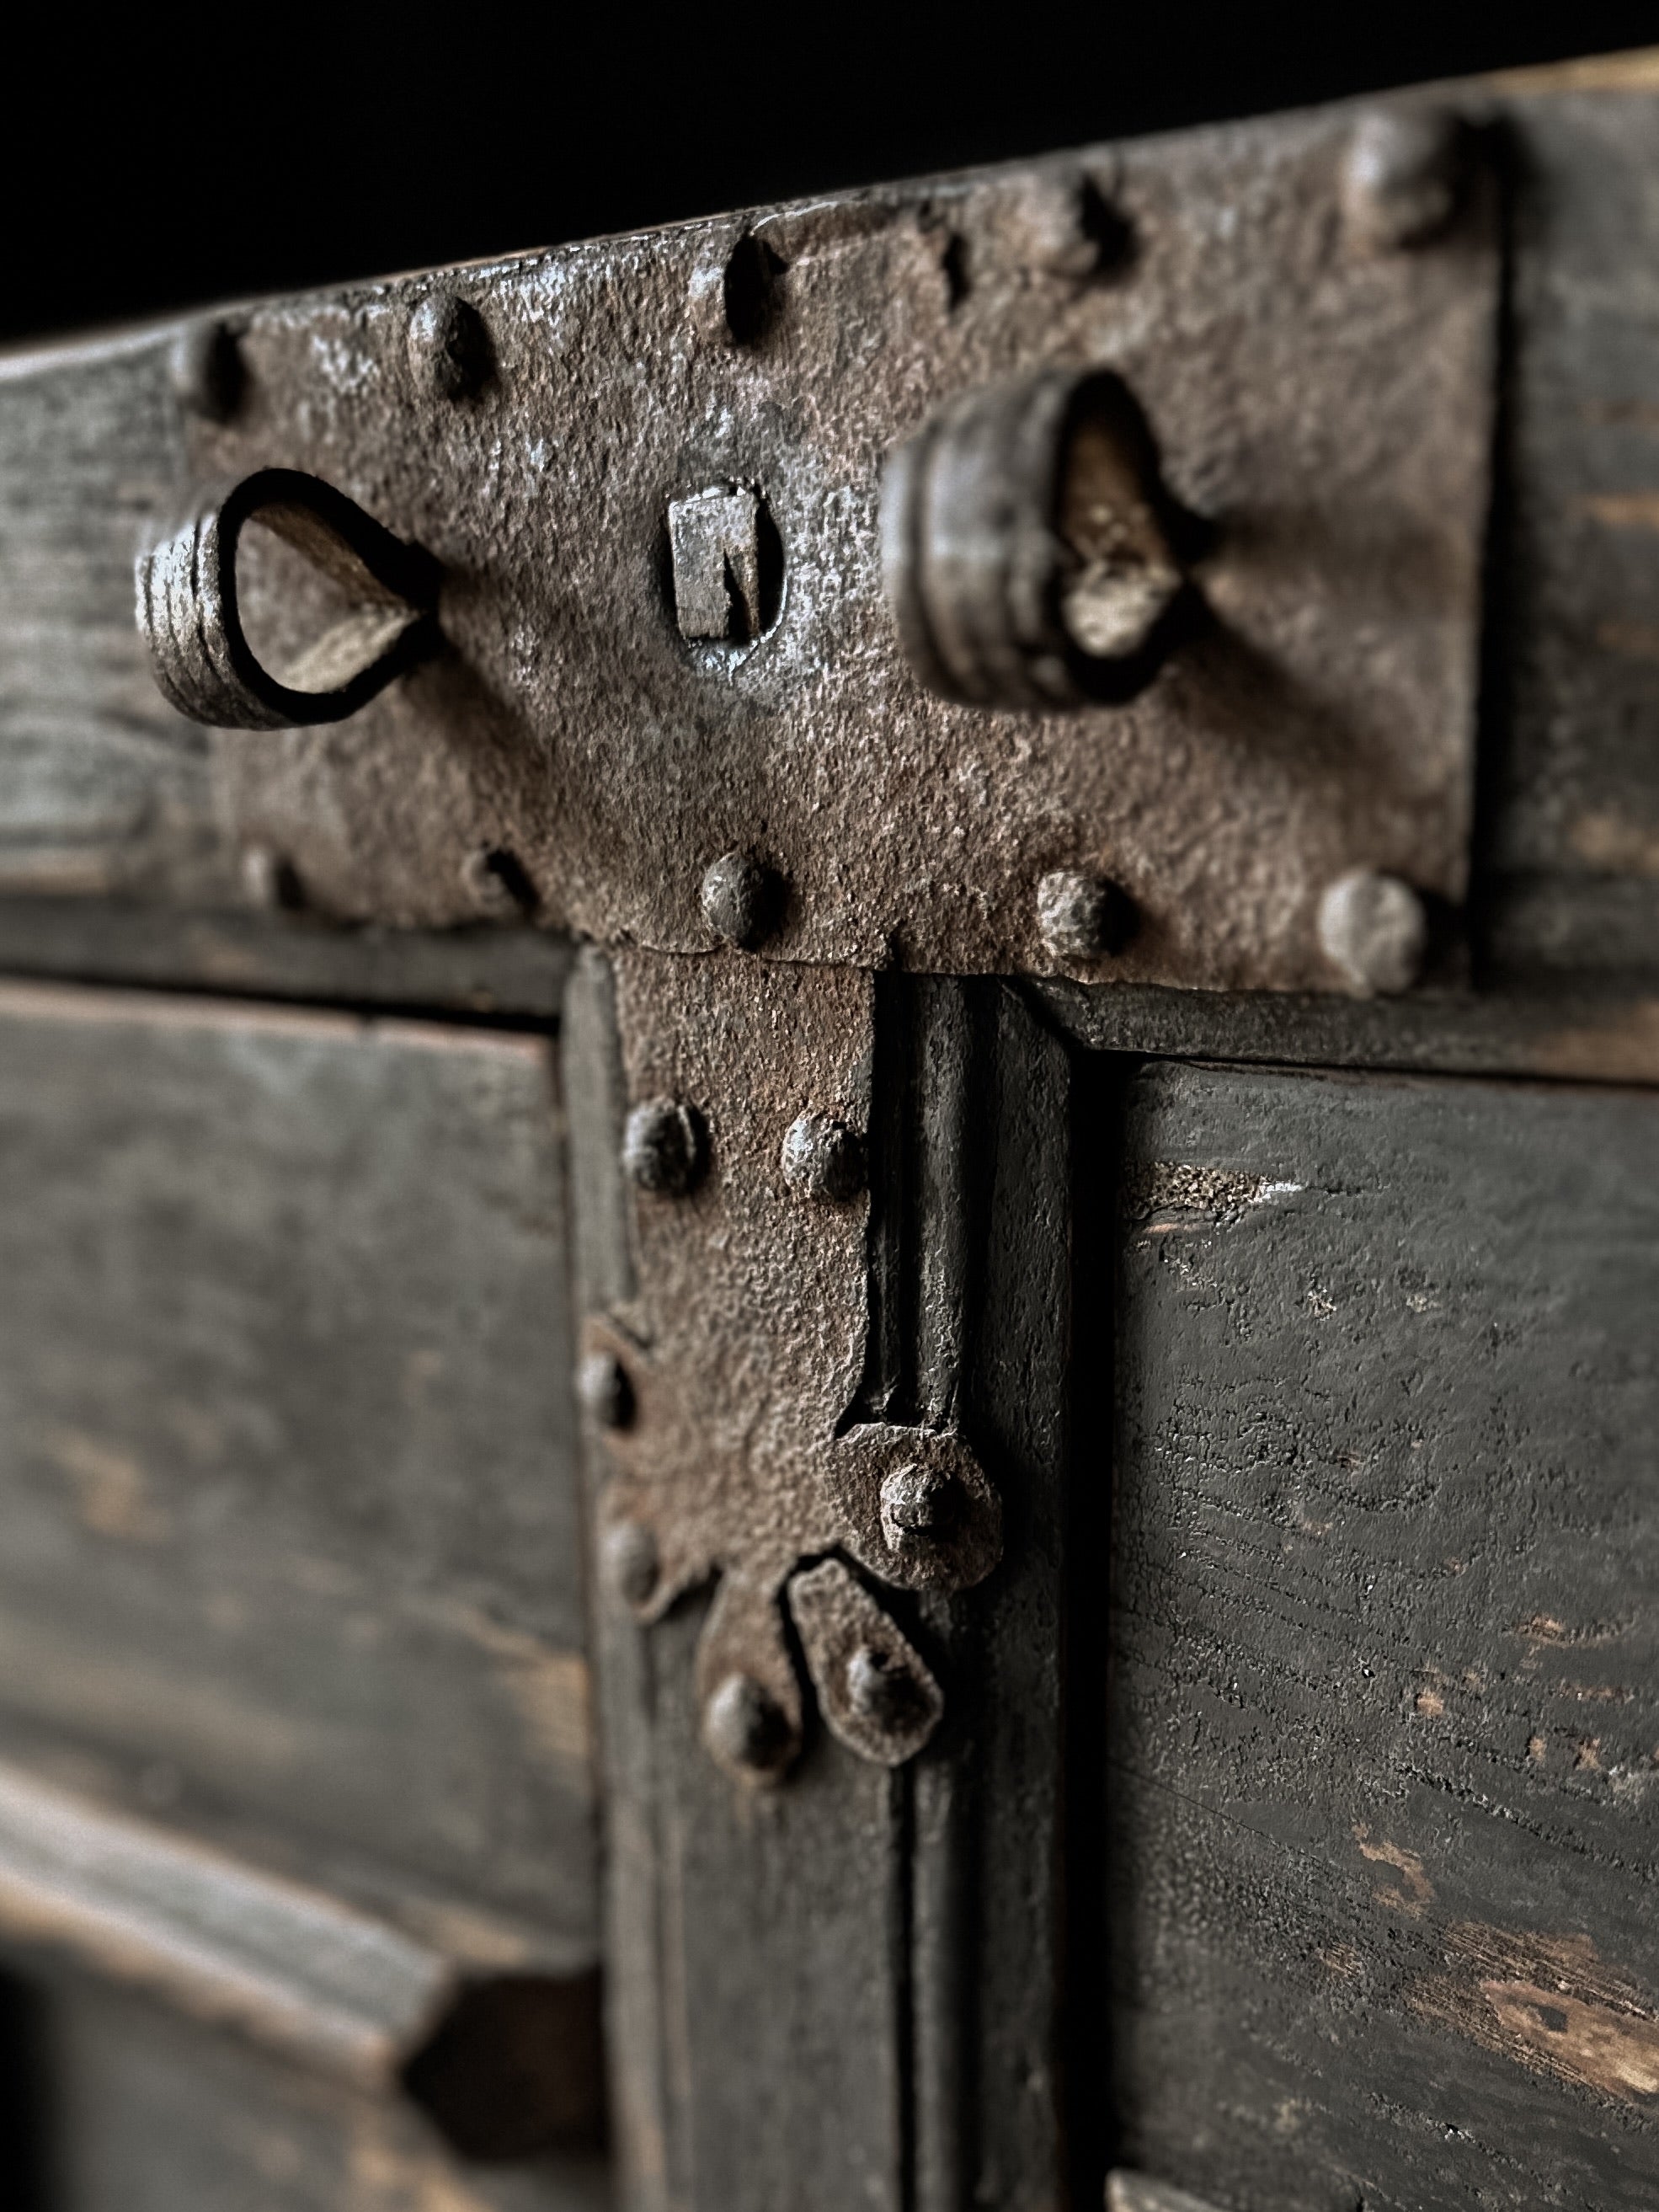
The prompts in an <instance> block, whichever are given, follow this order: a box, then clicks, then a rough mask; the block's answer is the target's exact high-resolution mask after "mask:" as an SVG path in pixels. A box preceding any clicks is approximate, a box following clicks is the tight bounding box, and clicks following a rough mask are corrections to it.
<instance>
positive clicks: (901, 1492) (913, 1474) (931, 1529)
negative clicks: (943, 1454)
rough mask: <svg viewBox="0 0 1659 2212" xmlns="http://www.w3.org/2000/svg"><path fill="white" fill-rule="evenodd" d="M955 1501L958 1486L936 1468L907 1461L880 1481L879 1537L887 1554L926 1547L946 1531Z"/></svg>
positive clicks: (954, 1509) (892, 1469)
mask: <svg viewBox="0 0 1659 2212" xmlns="http://www.w3.org/2000/svg"><path fill="white" fill-rule="evenodd" d="M957 1503H958V1500H957V1486H956V1485H955V1483H954V1482H952V1480H951V1478H950V1476H949V1475H948V1474H945V1473H943V1472H942V1470H941V1469H939V1468H928V1467H918V1466H917V1465H916V1464H915V1462H913V1461H908V1460H907V1461H906V1462H905V1463H904V1464H903V1465H902V1467H896V1468H890V1470H889V1471H888V1473H887V1474H884V1476H883V1477H882V1484H881V1533H882V1534H883V1535H884V1537H885V1538H886V1540H887V1545H888V1548H889V1550H890V1551H894V1552H901V1551H903V1550H905V1549H907V1548H908V1547H911V1546H914V1545H919V1544H926V1543H928V1542H930V1541H932V1540H933V1538H934V1537H936V1536H938V1535H939V1534H942V1533H943V1531H944V1530H945V1528H948V1527H949V1525H950V1522H951V1517H952V1516H953V1515H954V1513H955V1511H956V1509H957Z"/></svg>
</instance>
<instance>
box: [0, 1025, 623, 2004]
mask: <svg viewBox="0 0 1659 2212" xmlns="http://www.w3.org/2000/svg"><path fill="white" fill-rule="evenodd" d="M555 1113H556V1101H555V1097H554V1094H553V1090H552V1083H551V1068H550V1060H549V1048H548V1046H547V1045H546V1043H545V1042H544V1041H543V1040H541V1039H538V1038H536V1037H533V1036H507V1035H504V1034H499V1033H489V1032H469V1031H466V1030H455V1029H449V1030H441V1029H437V1028H434V1027H425V1026H422V1025H419V1024H412V1023H392V1022H388V1023H384V1024H373V1023H365V1022H359V1021H356V1020H353V1019H351V1018H347V1017H343V1016H327V1015H316V1014H301V1013H298V1012H293V1013H282V1012H275V1011H266V1012H259V1011H258V1010H254V1009H251V1008H247V1007H240V1006H228V1005H225V1004H222V1003H215V1002H212V1001H205V1000H185V999H150V1000H146V999H144V998H143V997H142V996H139V995H137V994H99V993H96V992H75V991H68V990H57V991H48V990H43V989H37V988H32V987H23V986H10V987H7V988H6V989H5V990H4V992H3V993H0V1505H3V1525H4V1530H5V1541H4V1543H3V1546H0V1741H3V1742H4V1745H5V1747H6V1749H7V1751H8V1753H9V1755H10V1756H12V1757H13V1758H14V1759H16V1760H17V1761H18V1762H19V1763H20V1764H21V1765H23V1766H25V1767H31V1768H33V1769H34V1770H35V1771H39V1772H40V1773H42V1774H43V1775H44V1776H46V1778H55V1779H58V1780H60V1781H64V1782H66V1783H68V1784H70V1785H71V1786H74V1787H76V1788H84V1789H86V1790H88V1791H89V1792H90V1793H91V1794H93V1795H94V1796H106V1797H107V1798H109V1799H110V1800H112V1802H117V1803H119V1802H128V1803H131V1804H133V1805H134V1806H136V1807H137V1808H138V1809H140V1810H143V1811H147V1812H149V1813H150V1814H162V1815H164V1816H165V1818H166V1819H167V1820H168V1821H169V1822H171V1823H173V1824H174V1825H175V1826H179V1827H180V1828H182V1829H185V1830H189V1829H192V1828H194V1829H197V1830H199V1831H200V1832H203V1833H204V1834H208V1835H210V1836H212V1837H215V1838H217V1839H218V1840H219V1841H220V1842H221V1843H222V1844H224V1845H225V1846H226V1847H227V1848H229V1849H232V1850H235V1851H237V1852H239V1853H246V1854H248V1855H251V1856H252V1857H255V1858H257V1859H260V1860H263V1861H265V1862H268V1863H270V1864H271V1865H273V1866H276V1867H278V1868H281V1867H292V1868H294V1869H296V1870H298V1871H301V1872H302V1873H304V1874H305V1875H306V1876H307V1878H308V1879H311V1880H313V1881H316V1882H318V1883H319V1885H320V1886H322V1887H329V1888H332V1889H335V1890H336V1891H337V1892H338V1893H341V1894H343V1895H345V1896H349V1897H356V1898H357V1899H359V1900H360V1901H361V1902H362V1903H363V1904H364V1905H367V1906H368V1908H369V1909H371V1910H374V1911H380V1910H386V1911H390V1912H392V1914H393V1916H394V1917H402V1918H403V1919H404V1920H405V1922H406V1923H408V1924H409V1925H410V1927H411V1929H413V1931H414V1932H415V1933H416V1934H417V1935H419V1934H422V1932H423V1931H424V1932H426V1933H427V1934H429V1935H430V1936H432V1938H433V1939H434V1940H435V1941H437V1942H439V1943H440V1944H441V1948H445V1949H446V1950H453V1951H456V1952H458V1953H459V1954H460V1955H461V1956H463V1957H465V1956H467V1955H473V1956H476V1957H477V1958H478V1959H479V1960H481V1961H483V1962H487V1963H489V1964H491V1965H493V1966H505V1965H509V1964H512V1963H514V1962H515V1961H519V1962H523V1961H525V1960H546V1961H549V1962H551V1963H553V1964H556V1965H574V1964H579V1963H581V1962H583V1961H587V1960H592V1956H593V1955H594V1952H595V1949H596V1945H597V1926H596V1899H595V1878H594V1869H593V1848H592V1772H591V1764H590V1749H589V1741H588V1706H587V1699H588V1686H587V1670H586V1659H585V1656H584V1624H583V1617H582V1599H581V1581H580V1576H581V1568H580V1537H579V1533H578V1503H577V1498H576V1493H575V1477H574V1439H573V1436H572V1432H571V1414H570V1410H569V1397H568V1366H569V1358H570V1352H569V1330H568V1303H567V1291H566V1279H565V1267H566V1261H567V1255H566V1250H565V1239H564V1226H563V1206H564V1200H563V1194H562V1180H561V1164H560V1156H559V1151H558V1146H557V1140H556V1121H555Z"/></svg>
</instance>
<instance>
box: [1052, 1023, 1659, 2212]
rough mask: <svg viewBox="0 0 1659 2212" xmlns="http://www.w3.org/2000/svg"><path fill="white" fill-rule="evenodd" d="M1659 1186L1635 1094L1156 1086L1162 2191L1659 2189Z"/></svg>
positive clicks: (1123, 1300) (1143, 1641)
mask: <svg viewBox="0 0 1659 2212" xmlns="http://www.w3.org/2000/svg"><path fill="white" fill-rule="evenodd" d="M1656 1158H1659V1102H1655V1101H1654V1100H1653V1099H1651V1098H1650V1097H1644V1096H1642V1095H1640V1094H1635V1093H1627V1092H1620V1091H1601V1092H1595V1091H1571V1090H1567V1089H1565V1088H1554V1087H1547V1086H1538V1087H1530V1088H1529V1087H1525V1086H1504V1085H1494V1084H1477V1083H1465V1082H1456V1081H1446V1080H1443V1081H1418V1080H1411V1079H1383V1078H1377V1077H1366V1078H1355V1077H1342V1076H1325V1077H1316V1076H1308V1075H1294V1074H1280V1073H1265V1072H1260V1071H1257V1072H1248V1071H1242V1070H1233V1071H1229V1070H1226V1069H1205V1068H1191V1069H1181V1068H1177V1067H1174V1066H1157V1065H1154V1066H1151V1067H1150V1068H1148V1069H1147V1070H1146V1073H1143V1074H1142V1075H1140V1076H1139V1078H1138V1079H1136V1080H1135V1081H1134V1083H1133V1085H1132V1088H1131V1091H1130V1094H1129V1101H1128V1109H1127V1164H1126V1169H1125V1175H1124V1206H1123V1218H1122V1220H1121V1224H1120V1225H1119V1227H1118V1229H1117V1231H1111V1230H1110V1229H1109V1228H1108V1227H1107V1226H1106V1225H1103V1224H1100V1225H1097V1229H1098V1233H1101V1234H1114V1233H1115V1234H1119V1235H1121V1247H1122V1250H1121V1290H1120V1309H1119V1314H1118V1319H1117V1328H1116V1354H1117V1358H1118V1359H1119V1361H1120V1363H1121V1364H1120V1377H1119V1386H1118V1387H1119V1391H1120V1423H1119V1432H1118V1438H1117V1464H1116V1469H1115V1481H1116V1491H1117V1504H1116V1528H1115V1569H1114V1572H1115V1589H1114V1595H1113V1601H1112V1654H1111V1673H1110V1676H1109V1753H1110V1760H1111V1770H1110V1771H1111V1814H1112V1832H1111V1842H1110V1849H1109V1854H1108V1857H1107V1860H1106V1863H1105V1865H1104V1867H1103V1870H1102V1871H1103V1878H1104V1880H1105V1881H1106V1882H1107V1885H1108V1904H1109V1917H1110V1923H1111V1954H1112V1984H1111V1988H1112V1998H1111V2033H1112V2039H1113V2046H1114V2069H1113V2081H1114V2090H1115V2098H1116V2100H1117V2107H1118V2119H1119V2124H1120V2127H1121V2137H1122V2142H1121V2159H1122V2163H1124V2164H1125V2165H1127V2166H1134V2167H1138V2168H1142V2169H1144V2170H1146V2172H1150V2173H1152V2174H1153V2175H1154V2176H1158V2177H1160V2178H1162V2179H1167V2180H1168V2181H1170V2182H1171V2183H1174V2184H1176V2185H1180V2186H1182V2187H1186V2188H1188V2189H1190V2190H1193V2191H1196V2192H1197V2193H1198V2194H1199V2195H1200V2197H1206V2198H1209V2199H1212V2200H1213V2201H1214V2202H1215V2203H1217V2204H1218V2205H1219V2206H1223V2207H1226V2208H1228V2212H1337V2208H1346V2207H1351V2206H1353V2205H1355V2204H1359V2203H1363V2204H1364V2206H1365V2207H1366V2208H1367V2212H1371V2208H1379V2212H1383V2209H1385V2212H1455V2208H1462V2207H1466V2206H1467V2207H1470V2208H1474V2207H1475V2206H1477V2205H1478V2206H1480V2207H1481V2208H1496V2207H1504V2206H1512V2207H1516V2208H1520V2207H1522V2206H1527V2207H1534V2206H1538V2205H1541V2204H1559V2205H1564V2206H1565V2205H1571V2206H1581V2205H1582V2206H1589V2205H1594V2206H1595V2207H1597V2208H1598V2212H1614V2209H1615V2208H1620V2207H1630V2208H1634V2207H1636V2206H1638V2205H1647V2204H1650V2203H1651V2202H1652V2199H1653V2193H1654V2185H1655V2176H1656V2173H1659V2138H1656V2133H1655V2116H1656V2109H1659V2108H1656V2099H1659V1942H1656V1929H1659V1922H1656V1919H1655V1917H1654V1914H1653V1911H1652V1907H1651V1900H1652V1875H1653V1867H1654V1857H1655V1853H1654V1845H1655V1840H1656V1822H1659V1766H1656V1758H1659V1753H1656V1748H1655V1747H1656V1745H1659V1690H1656V1686H1659V1648H1656V1646H1659V1607H1656V1605H1655V1595H1656V1583H1659V1498H1656V1494H1655V1491H1654V1486H1653V1481H1652V1475H1653V1437H1654V1435H1655V1432H1656V1425H1659V1363H1656V1358H1655V1346H1654V1325H1653V1317H1654V1314H1655V1312H1656V1310H1659V1181H1656V1177H1655V1174H1654V1165H1655V1161H1656ZM1105 1353H1106V1346H1105V1345H1104V1344H1102V1345H1101V1346H1099V1347H1098V1350H1097V1356H1099V1357H1102V1358H1103V1357H1104V1356H1105ZM1085 1356H1087V1347H1086V1346H1085Z"/></svg>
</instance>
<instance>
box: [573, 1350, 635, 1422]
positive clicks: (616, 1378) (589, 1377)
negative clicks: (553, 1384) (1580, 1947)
mask: <svg viewBox="0 0 1659 2212" xmlns="http://www.w3.org/2000/svg"><path fill="white" fill-rule="evenodd" d="M576 1395H577V1396H578V1397H579V1398H580V1400H581V1402H582V1407H583V1410H584V1411H585V1412H586V1413H587V1415H588V1417H589V1418H590V1419H592V1420H595V1421H597V1422H598V1423H599V1426H600V1427H601V1428H602V1429H625V1428H626V1427H627V1426H628V1425H629V1422H630V1421H632V1419H633V1418H634V1386H633V1384H632V1383H630V1382H629V1379H628V1370H627V1369H626V1368H625V1367H624V1366H623V1364H622V1362H621V1360H620V1359H618V1358H617V1357H616V1356H615V1354H614V1353H612V1352H589V1353H588V1355H587V1357H586V1358H585V1359H584V1360H583V1361H582V1364H581V1365H580V1367H579V1368H578V1369H577V1370H576Z"/></svg>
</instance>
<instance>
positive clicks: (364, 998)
mask: <svg viewBox="0 0 1659 2212" xmlns="http://www.w3.org/2000/svg"><path fill="white" fill-rule="evenodd" d="M570 956H571V946H570V940H569V939H568V938H563V937H557V936H555V935H554V934H553V933H551V932H550V931H545V930H539V929H532V928H525V927H511V926H507V927H489V926H487V925H484V926H480V927H477V928H474V929H448V930H393V929H340V928H337V927H334V926H332V925H331V924H330V923H327V922H325V921H320V920H319V918H318V917H317V916H315V915H307V914H286V913H282V912H276V913H245V914H234V913H230V912H220V911H218V910H216V909H212V910H210V909H197V910H195V911H191V910H190V909H188V908H186V909H183V910H180V909H179V908H169V907H163V906H157V905H153V904H152V905H144V904H143V903H142V902H139V901H137V900H136V899H128V900H116V899H95V898H76V899H66V898H55V899H43V898H23V897H20V898H5V897H0V975H15V976H40V977H46V976H57V977H62V978H64V979H65V980H70V981H80V982H89V983H124V984H134V985H137V986H140V987H143V986H149V987H155V986H161V987H168V988H172V989H182V990H200V991H214V992H223V993H229V994H234V996H236V997H238V998H244V999H278V1000H300V1001H301V1002H305V1001H311V1002H313V1003H315V1004H319V1005H325V1006H410V1007H417V1008H420V1009H421V1010H422V1011H425V1012H446V1013H449V1012H456V1013H462V1014H490V1015H508V1016H518V1017H526V1018H530V1019H532V1020H535V1021H538V1022H551V1021H552V1020H554V1019H555V1018H556V1016H557V1013H558V1011H559V1001H560V999H561V996H562V993H563V990H564V982H565V977H566V975H567V974H568V971H569V966H570Z"/></svg>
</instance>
